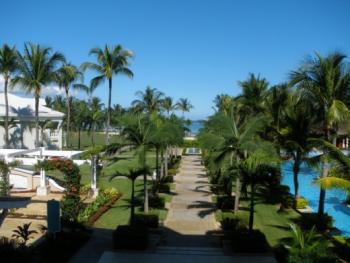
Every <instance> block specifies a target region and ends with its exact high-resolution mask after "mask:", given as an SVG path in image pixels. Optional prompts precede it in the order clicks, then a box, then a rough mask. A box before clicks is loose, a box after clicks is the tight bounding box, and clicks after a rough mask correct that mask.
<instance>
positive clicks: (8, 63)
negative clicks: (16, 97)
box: [0, 44, 17, 148]
mask: <svg viewBox="0 0 350 263" xmlns="http://www.w3.org/2000/svg"><path fill="white" fill-rule="evenodd" d="M16 52H17V51H16V47H15V46H13V47H12V48H11V47H9V46H8V45H6V44H4V45H3V46H2V47H1V48H0V75H2V77H3V78H4V96H5V118H4V122H5V125H4V129H5V148H8V147H9V103H8V86H9V83H10V82H11V77H12V76H13V74H14V73H15V71H16V70H17V55H16Z"/></svg>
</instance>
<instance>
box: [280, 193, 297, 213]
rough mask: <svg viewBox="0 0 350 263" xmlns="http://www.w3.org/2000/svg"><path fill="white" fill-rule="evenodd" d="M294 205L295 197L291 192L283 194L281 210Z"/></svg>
mask: <svg viewBox="0 0 350 263" xmlns="http://www.w3.org/2000/svg"><path fill="white" fill-rule="evenodd" d="M294 207H295V198H294V196H292V195H291V194H288V195H285V196H284V197H283V199H282V200H281V210H284V209H292V208H294Z"/></svg>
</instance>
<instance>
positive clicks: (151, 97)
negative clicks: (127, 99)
mask: <svg viewBox="0 0 350 263" xmlns="http://www.w3.org/2000/svg"><path fill="white" fill-rule="evenodd" d="M136 96H137V97H138V99H136V100H134V101H133V102H132V103H131V105H132V106H134V107H137V108H139V109H141V110H143V111H145V112H148V113H154V112H158V111H159V110H160V108H161V106H162V101H163V96H164V94H163V92H161V91H159V90H157V89H155V88H151V87H150V86H147V88H146V90H145V91H144V92H143V91H137V92H136Z"/></svg>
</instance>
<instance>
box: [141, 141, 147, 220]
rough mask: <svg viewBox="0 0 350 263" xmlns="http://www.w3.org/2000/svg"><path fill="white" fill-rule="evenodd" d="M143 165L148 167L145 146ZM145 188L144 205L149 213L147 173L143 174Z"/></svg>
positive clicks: (145, 210) (144, 148) (145, 211)
mask: <svg viewBox="0 0 350 263" xmlns="http://www.w3.org/2000/svg"><path fill="white" fill-rule="evenodd" d="M142 158H143V159H142V165H143V167H146V147H145V146H143V156H142ZM143 187H144V188H143V189H144V199H145V200H144V205H143V209H144V210H143V212H144V213H145V214H148V185H147V174H144V175H143Z"/></svg>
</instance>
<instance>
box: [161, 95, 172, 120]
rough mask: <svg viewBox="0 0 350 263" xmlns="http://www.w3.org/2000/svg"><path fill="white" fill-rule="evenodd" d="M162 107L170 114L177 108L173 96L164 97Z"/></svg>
mask: <svg viewBox="0 0 350 263" xmlns="http://www.w3.org/2000/svg"><path fill="white" fill-rule="evenodd" d="M162 108H163V109H164V110H165V111H166V113H167V114H168V116H169V115H170V112H172V111H173V110H175V105H174V102H173V98H172V97H165V98H164V99H163V101H162Z"/></svg>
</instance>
